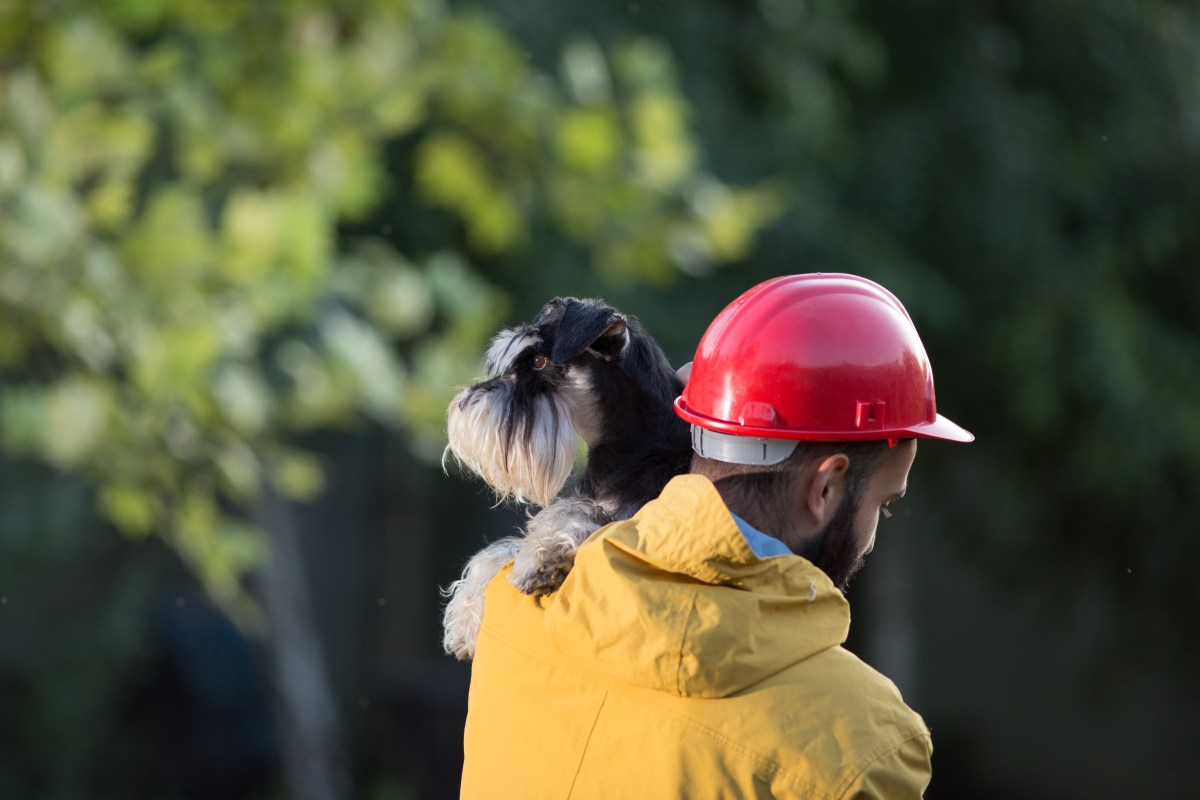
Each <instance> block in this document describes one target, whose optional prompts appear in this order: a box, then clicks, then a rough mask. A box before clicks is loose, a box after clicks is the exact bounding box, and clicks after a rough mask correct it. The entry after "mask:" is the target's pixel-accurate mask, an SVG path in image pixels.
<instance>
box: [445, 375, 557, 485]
mask: <svg viewBox="0 0 1200 800" xmlns="http://www.w3.org/2000/svg"><path fill="white" fill-rule="evenodd" d="M514 400H515V391H514V384H512V383H507V382H500V383H496V384H493V385H492V386H489V387H488V388H486V389H471V388H467V389H463V390H462V391H461V392H459V393H458V396H456V397H455V398H454V400H453V402H451V403H450V413H449V418H448V420H447V433H448V438H449V440H450V444H449V446H448V447H447V454H448V455H452V456H453V457H454V458H455V460H457V461H458V463H459V464H461V465H462V466H463V467H465V468H466V469H468V470H470V471H471V472H474V473H475V474H476V475H478V476H479V477H481V478H483V480H484V481H485V482H486V483H487V484H488V485H489V486H490V487H491V488H492V490H493V491H494V492H495V493H496V499H497V501H498V502H501V503H502V502H505V501H507V500H512V501H515V502H517V503H536V504H538V505H541V506H548V505H550V504H551V503H552V502H554V498H555V497H556V496H557V495H558V492H559V490H561V489H562V487H563V484H564V483H566V481H567V478H568V477H570V475H571V469H572V467H574V465H575V454H576V451H577V449H578V443H577V441H576V438H575V428H574V426H572V424H571V401H570V400H569V399H568V398H566V397H564V396H562V395H560V394H558V393H555V392H547V393H544V394H539V395H537V396H535V397H533V398H532V399H529V400H524V399H523V400H521V403H522V404H525V403H528V404H529V405H528V407H526V408H523V409H516V408H514V407H513V406H514Z"/></svg>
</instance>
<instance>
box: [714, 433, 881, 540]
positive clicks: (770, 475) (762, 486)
mask: <svg viewBox="0 0 1200 800" xmlns="http://www.w3.org/2000/svg"><path fill="white" fill-rule="evenodd" d="M888 452H890V448H889V447H888V443H887V441H886V440H877V441H866V442H800V443H799V444H797V445H796V449H795V450H794V451H793V452H792V454H791V455H790V456H788V458H787V459H786V460H785V461H783V462H782V463H779V464H772V465H769V466H764V465H761V464H730V463H728V462H725V461H716V460H714V459H711V458H705V457H703V456H701V455H698V454H694V455H693V456H692V472H694V473H696V474H699V475H703V476H705V477H706V478H708V479H709V480H711V481H712V482H713V484H715V485H716V487H717V491H719V492H720V493H721V498H722V499H723V500H724V501H725V505H726V506H728V507H729V510H730V511H732V512H733V513H735V514H737V515H738V516H739V517H741V518H742V519H744V520H746V521H747V522H749V523H750V524H751V525H753V526H754V527H755V528H758V529H759V530H761V531H763V532H765V533H769V534H772V535H774V536H784V535H786V533H787V532H788V531H790V530H791V526H792V516H793V514H795V510H794V508H793V507H792V497H791V490H792V484H793V481H795V479H796V476H797V475H798V474H799V473H800V471H801V470H802V469H804V467H805V466H806V465H807V464H808V463H809V462H810V461H812V460H813V459H818V458H825V457H827V456H831V455H833V454H835V453H844V454H845V455H846V456H847V457H848V458H849V459H850V464H849V466H848V467H847V468H846V496H847V498H848V501H850V502H854V503H857V501H858V499H859V498H860V495H861V492H862V488H863V487H864V486H865V485H866V483H867V481H868V480H869V479H870V477H871V475H872V474H873V473H874V472H875V470H876V469H877V468H878V467H879V465H880V463H881V462H882V461H883V460H884V458H885V457H886V455H887V453H888Z"/></svg>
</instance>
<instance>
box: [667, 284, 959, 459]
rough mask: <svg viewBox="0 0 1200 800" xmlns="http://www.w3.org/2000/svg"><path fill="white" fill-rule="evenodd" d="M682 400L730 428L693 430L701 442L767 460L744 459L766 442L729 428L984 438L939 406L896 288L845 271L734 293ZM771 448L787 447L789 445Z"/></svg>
mask: <svg viewBox="0 0 1200 800" xmlns="http://www.w3.org/2000/svg"><path fill="white" fill-rule="evenodd" d="M675 410H676V413H677V414H679V416H680V417H682V418H683V419H684V420H686V421H688V422H689V423H691V424H692V425H694V426H697V427H699V428H700V429H702V431H708V432H713V433H716V434H721V435H722V436H720V437H710V436H703V435H702V434H697V433H696V432H695V431H693V442H694V443H696V442H703V443H704V445H706V446H705V450H708V451H709V452H711V453H713V455H712V456H711V457H714V458H718V459H719V460H729V461H735V462H737V463H768V462H762V461H757V460H752V461H745V462H738V461H737V459H738V458H750V459H754V458H755V455H754V451H755V448H757V449H758V450H760V451H761V450H763V449H764V448H762V447H759V446H758V445H757V444H756V445H753V446H752V447H751V448H750V449H749V450H747V452H745V453H742V452H741V447H740V443H741V442H743V441H744V440H730V439H729V437H731V436H732V437H751V438H754V439H762V440H793V441H802V440H809V441H864V440H872V439H889V440H895V439H899V438H909V437H920V438H929V439H944V440H948V441H958V442H969V441H972V440H973V439H974V436H973V435H972V434H971V433H969V432H968V431H966V430H964V429H963V428H961V427H960V426H958V425H956V424H955V423H953V422H951V421H950V420H949V419H947V418H945V417H943V416H941V415H940V414H938V413H937V404H936V399H935V394H934V385H933V371H932V368H931V367H930V364H929V358H928V356H927V355H926V353H925V348H924V345H923V344H922V343H921V339H920V337H919V336H918V335H917V330H916V327H915V326H914V325H913V323H912V319H911V318H910V317H909V314H908V312H907V310H905V308H904V306H903V305H902V304H901V303H900V301H899V300H898V299H897V298H896V296H895V295H893V294H892V293H891V292H889V291H888V290H887V289H885V288H884V287H882V286H880V285H879V284H877V283H875V282H874V281H871V280H868V279H866V278H861V277H859V276H856V275H847V274H840V273H813V274H807V275H786V276H782V277H779V278H774V279H772V280H768V281H765V282H763V283H760V284H759V285H757V286H755V287H753V288H752V289H750V290H748V291H746V292H745V293H744V294H742V295H741V296H740V297H738V298H737V299H736V300H734V301H733V302H732V303H730V304H729V305H728V306H727V307H726V308H725V309H724V310H723V311H722V312H721V313H720V314H718V315H717V317H716V318H715V319H714V320H713V322H712V324H711V325H709V328H708V330H707V331H706V332H705V333H704V336H703V337H701V339H700V344H699V346H698V348H697V350H696V356H695V359H694V360H693V362H692V372H691V376H690V378H689V380H688V383H687V386H686V387H685V388H684V391H683V394H682V395H681V396H680V397H678V398H677V399H676V401H675ZM714 448H715V449H714ZM696 449H697V452H701V449H700V448H699V447H697V448H696ZM791 449H792V448H791V447H788V448H787V450H788V452H789V453H790V451H791ZM766 450H769V451H770V452H771V453H772V454H773V455H772V456H771V457H772V458H778V455H779V450H780V448H779V447H777V446H776V447H768V448H766ZM702 454H704V453H702ZM722 455H724V456H725V457H722ZM785 457H786V455H785ZM774 463H778V462H774Z"/></svg>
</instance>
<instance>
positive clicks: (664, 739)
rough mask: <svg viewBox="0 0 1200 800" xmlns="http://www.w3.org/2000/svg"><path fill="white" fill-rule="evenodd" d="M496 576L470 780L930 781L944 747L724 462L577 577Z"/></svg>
mask: <svg viewBox="0 0 1200 800" xmlns="http://www.w3.org/2000/svg"><path fill="white" fill-rule="evenodd" d="M509 572H510V568H505V569H504V570H503V571H502V572H501V573H500V575H499V576H498V577H497V578H496V579H495V580H493V581H492V583H491V585H490V586H489V587H488V590H487V598H486V605H485V608H486V613H485V615H484V621H483V628H482V630H481V631H480V636H479V640H478V642H477V646H476V653H475V661H474V665H473V667H472V675H471V691H470V700H469V709H468V714H467V725H466V732H465V737H464V745H465V756H466V761H465V766H464V769H463V780H462V796H463V797H464V798H470V799H471V800H474V799H475V798H486V799H487V800H498V799H502V798H514V799H516V798H519V799H520V800H532V799H534V798H572V800H578V799H580V798H616V799H617V800H621V799H623V798H674V797H688V798H733V797H802V798H812V800H819V799H823V798H831V799H832V798H837V799H838V800H841V799H842V798H887V799H888V800H905V799H906V798H915V797H920V796H921V793H922V791H923V790H924V788H925V786H926V784H927V783H928V781H929V758H930V754H931V752H932V745H931V744H930V739H929V732H928V730H927V729H926V727H925V724H924V723H923V722H922V721H921V718H920V717H919V716H918V715H917V714H916V713H915V712H913V711H912V710H910V709H909V708H908V707H907V706H905V705H904V702H903V701H902V700H901V699H900V694H899V692H898V691H897V690H896V687H895V686H894V685H893V684H892V683H891V681H889V680H888V679H886V678H884V677H883V676H882V675H880V674H879V673H877V672H875V671H874V670H873V669H871V668H870V667H868V666H867V665H866V664H864V663H863V662H862V661H860V660H859V659H858V658H856V657H855V656H853V655H851V654H850V653H849V652H848V651H846V650H845V649H843V648H842V647H841V643H842V642H844V641H845V639H846V633H847V631H848V630H849V625H850V614H849V610H848V606H847V604H846V601H845V599H844V598H843V597H842V595H841V594H840V593H839V592H838V591H837V590H836V589H835V588H834V587H833V584H832V583H831V582H830V581H829V579H828V578H827V577H826V576H825V574H824V573H822V572H821V571H820V570H818V569H817V568H816V567H814V566H813V565H812V564H811V563H809V562H808V561H806V560H804V559H803V558H800V557H798V556H792V555H782V556H773V557H769V558H759V557H758V556H756V555H755V554H754V552H753V551H752V550H751V548H750V545H749V544H748V543H747V541H746V538H745V537H744V536H743V534H742V533H741V530H740V529H739V528H738V527H737V525H736V523H735V522H734V520H733V518H732V517H731V516H730V514H729V511H728V510H727V509H726V507H725V505H724V504H723V503H722V502H721V498H720V495H718V494H717V492H716V489H714V488H713V485H712V483H710V482H709V481H708V480H707V479H705V478H703V477H699V476H695V475H684V476H681V477H678V478H675V479H674V480H672V481H671V483H670V484H668V486H667V488H666V489H664V490H663V493H662V494H661V496H660V497H659V498H658V499H657V500H655V501H653V502H651V503H649V504H647V505H646V506H645V507H644V508H643V509H642V510H641V511H640V512H638V514H637V515H636V516H635V517H633V518H632V519H630V520H627V521H624V522H617V523H614V524H612V525H609V526H607V527H606V528H603V529H601V530H599V531H597V532H596V533H595V534H594V535H593V536H592V537H591V538H590V539H589V540H588V541H587V542H586V543H584V545H583V546H581V547H580V548H579V552H578V555H577V556H576V560H575V567H574V569H573V570H572V572H571V574H570V575H569V576H568V577H567V580H566V582H565V583H564V584H563V586H562V588H561V589H560V590H559V591H558V592H556V593H555V594H553V595H550V596H548V597H543V598H540V599H536V598H532V597H528V596H525V595H522V594H520V593H519V592H518V591H517V590H516V589H515V588H513V586H512V585H511V584H510V583H509V582H508V574H509Z"/></svg>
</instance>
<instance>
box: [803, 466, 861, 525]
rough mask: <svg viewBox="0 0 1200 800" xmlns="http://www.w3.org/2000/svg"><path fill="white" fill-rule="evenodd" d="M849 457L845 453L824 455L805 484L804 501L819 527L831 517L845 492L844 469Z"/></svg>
mask: <svg viewBox="0 0 1200 800" xmlns="http://www.w3.org/2000/svg"><path fill="white" fill-rule="evenodd" d="M849 466H850V458H849V456H847V455H846V454H845V453H834V454H833V455H831V456H826V457H825V458H823V459H821V461H820V463H818V464H817V466H816V469H815V470H814V471H813V473H812V481H811V482H810V483H809V484H808V485H807V487H806V489H807V491H806V493H805V497H804V503H805V508H806V509H807V510H808V513H809V514H811V515H812V519H813V523H814V524H815V525H816V526H817V527H818V528H819V527H821V526H822V525H824V524H825V523H826V522H828V521H829V520H830V519H832V518H833V515H834V514H836V513H837V510H838V506H840V505H841V504H842V500H843V499H844V497H845V494H846V469H847V468H848V467H849Z"/></svg>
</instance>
